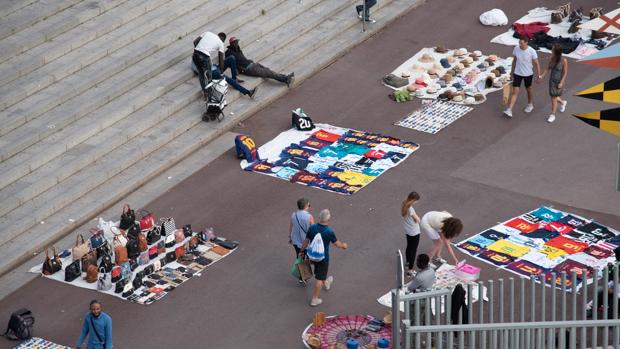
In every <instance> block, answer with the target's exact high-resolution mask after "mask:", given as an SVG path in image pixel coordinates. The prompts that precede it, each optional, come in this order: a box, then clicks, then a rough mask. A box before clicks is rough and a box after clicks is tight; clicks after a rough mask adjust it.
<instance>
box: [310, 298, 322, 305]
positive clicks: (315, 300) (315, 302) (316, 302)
mask: <svg viewBox="0 0 620 349" xmlns="http://www.w3.org/2000/svg"><path fill="white" fill-rule="evenodd" d="M321 303H323V300H322V299H321V298H312V300H311V301H310V306H311V307H316V306H317V305H319V304H321Z"/></svg>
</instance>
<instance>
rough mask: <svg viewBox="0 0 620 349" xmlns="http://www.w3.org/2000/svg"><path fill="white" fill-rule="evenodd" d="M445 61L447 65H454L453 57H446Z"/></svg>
mask: <svg viewBox="0 0 620 349" xmlns="http://www.w3.org/2000/svg"><path fill="white" fill-rule="evenodd" d="M446 59H447V60H448V63H450V64H452V63H454V62H455V61H456V60H455V59H454V56H448V57H446Z"/></svg>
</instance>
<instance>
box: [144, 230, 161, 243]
mask: <svg viewBox="0 0 620 349" xmlns="http://www.w3.org/2000/svg"><path fill="white" fill-rule="evenodd" d="M159 239H161V229H160V228H159V227H158V226H154V227H153V228H151V230H149V232H148V233H147V234H146V242H148V244H149V245H152V244H154V243H156V242H157V241H159Z"/></svg>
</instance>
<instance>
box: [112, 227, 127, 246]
mask: <svg viewBox="0 0 620 349" xmlns="http://www.w3.org/2000/svg"><path fill="white" fill-rule="evenodd" d="M116 231H117V232H118V233H117V232H115V231H114V230H113V231H112V233H113V234H114V240H112V245H113V246H114V247H116V246H119V245H120V246H127V237H126V236H125V232H124V231H122V230H118V229H116Z"/></svg>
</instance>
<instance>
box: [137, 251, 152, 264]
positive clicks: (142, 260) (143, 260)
mask: <svg viewBox="0 0 620 349" xmlns="http://www.w3.org/2000/svg"><path fill="white" fill-rule="evenodd" d="M149 260H150V258H149V253H148V252H142V253H140V257H138V265H146V264H149Z"/></svg>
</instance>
